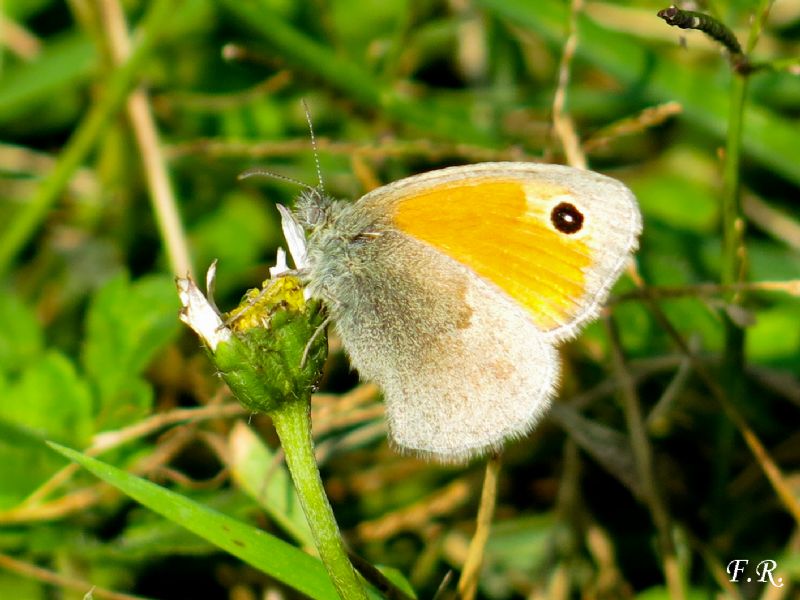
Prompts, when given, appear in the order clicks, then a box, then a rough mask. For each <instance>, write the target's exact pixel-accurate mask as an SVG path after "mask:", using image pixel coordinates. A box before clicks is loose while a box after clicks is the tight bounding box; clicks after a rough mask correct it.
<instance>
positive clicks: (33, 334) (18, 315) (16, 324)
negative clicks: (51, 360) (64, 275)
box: [0, 293, 43, 373]
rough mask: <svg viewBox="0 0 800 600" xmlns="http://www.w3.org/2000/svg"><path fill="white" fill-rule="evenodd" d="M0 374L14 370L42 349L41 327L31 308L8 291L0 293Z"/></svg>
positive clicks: (29, 360) (34, 358)
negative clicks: (1, 324) (0, 325)
mask: <svg viewBox="0 0 800 600" xmlns="http://www.w3.org/2000/svg"><path fill="white" fill-rule="evenodd" d="M0 315H2V318H3V326H2V327H0V373H2V372H13V371H18V370H19V369H21V368H22V367H24V366H25V365H27V364H30V363H31V362H32V361H34V360H36V358H37V357H38V356H39V354H41V352H42V346H43V342H42V328H41V326H40V325H39V322H38V321H37V320H36V315H34V314H33V311H32V310H31V309H30V308H29V307H28V306H26V305H25V304H23V303H22V301H21V300H20V299H19V298H17V297H16V296H14V295H13V294H9V293H0Z"/></svg>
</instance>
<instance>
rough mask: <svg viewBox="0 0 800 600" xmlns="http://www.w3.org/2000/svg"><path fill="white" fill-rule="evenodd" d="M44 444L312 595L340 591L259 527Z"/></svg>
mask: <svg viewBox="0 0 800 600" xmlns="http://www.w3.org/2000/svg"><path fill="white" fill-rule="evenodd" d="M48 445H49V446H50V447H52V448H53V449H54V450H56V451H57V452H59V453H60V454H62V455H64V456H66V457H67V458H69V459H71V460H74V461H75V462H76V463H78V464H80V465H81V466H82V467H84V468H85V469H86V470H88V471H90V472H91V473H93V474H94V475H96V476H97V477H99V478H100V479H102V480H103V481H105V482H107V483H109V484H111V485H113V486H114V487H116V488H118V489H120V490H122V491H123V492H124V493H125V494H127V495H128V496H130V497H131V498H133V499H134V500H136V501H137V502H139V503H141V504H143V505H144V506H146V507H147V508H149V509H150V510H152V511H154V512H156V513H158V514H160V515H162V516H163V517H166V518H167V519H169V520H171V521H173V522H175V523H178V524H179V525H181V526H182V527H185V528H186V529H188V530H189V531H191V532H192V533H195V534H197V535H199V536H200V537H202V538H203V539H205V540H208V541H209V542H211V543H212V544H214V545H216V546H218V547H220V548H222V549H223V550H225V551H226V552H228V553H229V554H231V555H233V556H236V557H237V558H240V559H241V560H243V561H245V562H246V563H248V564H250V565H252V566H253V567H255V568H256V569H258V570H260V571H262V572H264V573H266V574H267V575H269V576H271V577H274V578H275V579H277V580H278V581H281V582H283V583H285V584H286V585H288V586H289V587H291V588H293V589H295V590H297V591H299V592H301V593H303V594H306V595H307V596H310V597H311V598H320V599H330V600H336V599H337V598H338V597H339V596H338V594H337V593H336V589H335V588H334V587H333V584H332V583H331V581H330V579H329V578H328V575H327V573H326V571H325V568H324V567H323V566H322V563H320V562H319V561H318V560H317V559H315V558H312V557H311V556H309V555H307V554H305V553H304V552H302V551H301V550H298V549H297V548H295V547H294V546H291V545H290V544H288V543H286V542H284V541H283V540H280V539H278V538H276V537H273V536H271V535H269V534H267V533H265V532H263V531H261V530H260V529H256V528H255V527H251V526H250V525H246V524H244V523H241V522H239V521H237V520H235V519H232V518H231V517H228V516H226V515H223V514H220V513H218V512H216V511H214V510H211V509H210V508H207V507H205V506H203V505H201V504H197V503H196V502H193V501H192V500H189V499H188V498H185V497H184V496H181V495H180V494H177V493H175V492H172V491H169V490H166V489H164V488H162V487H160V486H157V485H156V484H154V483H151V482H149V481H146V480H144V479H140V478H139V477H135V476H133V475H130V474H128V473H126V472H125V471H122V470H120V469H117V468H116V467H112V466H111V465H108V464H105V463H102V462H100V461H98V460H95V459H93V458H89V457H88V456H84V455H83V454H81V453H80V452H77V451H75V450H72V449H70V448H66V447H65V446H61V445H59V444H55V443H53V442H48Z"/></svg>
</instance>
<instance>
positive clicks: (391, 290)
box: [308, 163, 641, 462]
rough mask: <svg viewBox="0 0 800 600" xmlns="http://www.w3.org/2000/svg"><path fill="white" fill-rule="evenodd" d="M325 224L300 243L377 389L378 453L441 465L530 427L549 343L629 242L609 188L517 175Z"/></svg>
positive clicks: (539, 172) (445, 175) (539, 173)
mask: <svg viewBox="0 0 800 600" xmlns="http://www.w3.org/2000/svg"><path fill="white" fill-rule="evenodd" d="M334 212H335V214H334V215H333V216H332V219H331V222H330V225H326V227H324V228H323V229H321V230H320V231H318V232H316V233H314V234H313V235H312V236H311V238H310V239H309V247H308V252H309V261H310V265H311V267H310V271H309V273H310V288H311V290H312V293H314V294H315V295H317V296H320V297H322V298H323V299H325V300H326V301H327V303H328V306H329V309H330V311H331V314H332V316H333V318H334V321H335V322H336V324H337V328H338V330H339V333H340V335H341V338H342V342H343V345H344V347H345V349H346V350H347V351H348V353H349V355H350V358H351V362H352V363H353V365H354V366H355V367H356V368H357V369H358V371H359V372H360V373H361V375H362V376H363V377H365V378H366V379H370V380H373V381H375V382H376V383H377V384H379V385H380V386H381V388H382V389H383V391H384V393H385V395H386V403H387V412H388V419H389V428H390V433H391V438H392V440H393V441H394V442H395V443H396V444H397V445H398V446H401V447H402V448H405V449H408V450H412V451H415V452H417V453H420V454H423V455H427V456H431V457H435V458H438V459H440V460H444V461H451V462H452V461H460V460H464V459H467V458H469V457H470V456H473V455H476V454H480V453H483V452H486V451H487V450H489V449H492V448H496V447H499V446H500V445H501V444H502V442H503V441H504V440H505V439H507V438H509V437H515V436H521V435H524V434H525V433H526V432H527V431H528V430H529V429H530V428H531V427H532V426H533V425H534V424H535V423H536V421H537V420H538V419H539V418H540V416H541V415H542V414H543V412H544V411H545V409H546V408H547V406H548V404H549V401H550V397H551V396H552V394H553V390H554V388H555V385H556V381H557V378H558V371H559V366H558V356H557V354H556V351H555V349H554V347H553V344H554V343H555V341H557V340H560V339H563V338H565V337H569V336H571V335H574V334H575V332H576V331H577V330H578V328H579V327H580V325H582V324H583V323H584V322H586V321H587V320H589V319H591V318H593V317H594V316H595V315H596V313H597V311H598V310H599V307H600V305H601V304H602V302H603V301H604V300H605V299H606V297H607V295H608V292H609V290H610V288H611V286H612V285H613V283H614V282H615V281H616V279H617V277H618V276H619V274H620V273H621V271H622V269H623V267H624V265H625V263H626V261H627V260H628V258H629V256H630V253H631V252H632V251H633V250H634V249H635V247H636V245H637V238H638V235H639V231H640V229H641V219H640V215H639V211H638V208H637V206H636V202H635V200H634V198H633V195H632V194H631V192H630V191H629V190H628V189H627V188H626V187H625V186H624V185H623V184H621V183H619V182H617V181H615V180H613V179H610V178H607V177H604V176H602V175H598V174H596V173H591V172H588V171H579V170H576V169H570V168H568V167H560V166H555V165H537V164H529V163H485V164H482V165H470V166H468V167H454V168H450V169H443V170H440V171H433V172H431V173H427V174H424V175H420V176H416V177H410V178H408V179H404V180H401V181H399V182H396V183H393V184H390V185H388V186H385V187H382V188H379V189H377V190H375V191H373V192H370V193H369V194H367V195H366V196H364V197H363V198H361V199H360V200H359V201H358V202H356V203H355V204H352V205H337V206H336V207H335V209H334Z"/></svg>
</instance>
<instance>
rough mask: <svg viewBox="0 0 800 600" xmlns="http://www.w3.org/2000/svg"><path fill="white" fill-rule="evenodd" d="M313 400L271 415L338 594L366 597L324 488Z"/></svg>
mask: <svg viewBox="0 0 800 600" xmlns="http://www.w3.org/2000/svg"><path fill="white" fill-rule="evenodd" d="M310 410H311V404H310V400H309V399H306V400H305V401H303V400H295V401H291V402H285V403H283V404H282V405H281V406H280V407H279V408H277V409H276V410H274V411H272V412H271V413H270V416H271V417H272V422H273V423H274V425H275V430H276V431H277V432H278V437H279V438H280V440H281V446H282V447H283V451H284V453H285V454H286V464H287V465H288V467H289V472H290V473H291V474H292V480H293V481H294V486H295V488H296V490H297V495H298V496H299V498H300V504H301V505H302V507H303V512H304V513H305V515H306V519H307V520H308V525H309V527H310V528H311V533H312V535H313V536H314V542H315V543H316V546H317V550H318V551H319V555H320V558H321V559H322V562H323V563H324V564H325V568H326V569H327V570H328V574H329V575H330V577H331V579H332V580H333V584H334V585H335V586H336V589H337V591H338V592H339V596H341V597H342V598H346V599H348V600H350V599H355V600H366V598H367V595H366V592H365V591H364V587H363V586H362V585H361V581H360V580H359V579H358V576H357V575H356V572H355V570H354V569H353V565H352V564H351V563H350V560H349V559H348V558H347V551H346V550H345V547H344V542H343V541H342V537H341V535H340V533H339V527H338V526H337V525H336V520H335V518H334V516H333V510H332V509H331V505H330V503H329V502H328V497H327V496H326V495H325V489H324V488H323V487H322V479H321V478H320V475H319V469H318V468H317V462H316V460H315V458H314V442H313V440H312V438H311V414H310Z"/></svg>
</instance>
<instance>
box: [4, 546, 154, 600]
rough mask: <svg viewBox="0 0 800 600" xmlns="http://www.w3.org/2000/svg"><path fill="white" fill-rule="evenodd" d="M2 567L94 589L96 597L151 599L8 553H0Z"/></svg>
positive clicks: (67, 585) (64, 585)
mask: <svg viewBox="0 0 800 600" xmlns="http://www.w3.org/2000/svg"><path fill="white" fill-rule="evenodd" d="M0 567H2V568H4V569H7V570H8V571H11V572H13V573H18V574H19V575H22V576H24V577H30V578H31V579H36V580H38V581H41V582H43V583H49V584H51V585H55V586H58V587H62V588H66V589H68V590H75V591H76V592H81V593H86V592H88V591H89V590H92V594H94V595H95V596H96V597H98V598H104V599H106V600H150V599H149V598H146V597H145V596H134V595H132V594H124V593H122V592H115V591H114V590H109V589H107V588H102V587H97V586H96V585H93V584H92V583H89V582H88V581H84V580H82V579H77V578H75V577H65V576H64V575H60V574H58V573H56V572H54V571H51V570H49V569H45V568H42V567H40V566H38V565H34V564H31V563H28V562H24V561H21V560H17V559H16V558H13V557H11V556H8V555H7V554H0Z"/></svg>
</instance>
